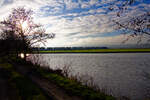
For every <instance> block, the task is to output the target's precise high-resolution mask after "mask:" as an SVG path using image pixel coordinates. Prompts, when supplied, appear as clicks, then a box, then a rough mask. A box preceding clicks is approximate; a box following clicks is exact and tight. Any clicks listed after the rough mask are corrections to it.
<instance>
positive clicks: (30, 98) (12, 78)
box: [0, 57, 47, 100]
mask: <svg viewBox="0 0 150 100" xmlns="http://www.w3.org/2000/svg"><path fill="white" fill-rule="evenodd" d="M6 59H8V58H7V57H6V58H5V62H2V61H4V60H3V59H0V66H1V67H2V68H3V69H5V70H6V71H7V73H6V74H7V76H9V83H10V84H12V85H13V86H14V88H16V90H17V91H18V96H19V98H20V99H19V100H47V99H46V97H45V95H44V94H43V93H42V91H41V90H40V89H39V88H38V87H37V86H36V85H35V84H34V83H32V82H31V80H29V79H28V78H27V77H25V76H23V75H21V74H19V73H18V72H16V71H15V69H14V68H13V66H12V65H11V64H10V63H8V62H6V61H7V60H6Z"/></svg>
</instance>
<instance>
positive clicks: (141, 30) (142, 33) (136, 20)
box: [109, 0, 150, 43]
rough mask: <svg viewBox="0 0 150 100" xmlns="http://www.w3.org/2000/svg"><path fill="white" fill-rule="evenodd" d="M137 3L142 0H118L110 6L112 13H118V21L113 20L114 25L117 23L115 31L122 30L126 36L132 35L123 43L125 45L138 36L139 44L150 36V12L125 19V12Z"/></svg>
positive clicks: (146, 11)
mask: <svg viewBox="0 0 150 100" xmlns="http://www.w3.org/2000/svg"><path fill="white" fill-rule="evenodd" d="M136 1H140V0H125V1H118V0H116V1H115V2H113V3H111V4H110V6H109V10H110V11H114V10H115V11H116V19H113V20H112V21H113V23H115V26H116V27H115V29H116V30H121V31H122V33H124V34H130V35H129V36H128V38H127V39H125V40H124V41H123V43H125V42H126V41H128V40H129V39H130V38H132V37H136V36H138V37H139V38H138V41H137V43H140V42H141V41H142V39H143V38H145V37H149V36H150V10H145V11H143V13H142V14H138V15H132V16H130V17H128V18H127V19H123V17H124V16H125V12H126V11H127V10H128V8H129V7H131V6H132V5H133V4H134V3H135V2H136ZM118 2H119V4H118ZM117 4H118V5H117ZM123 15H124V16H123ZM149 41H150V39H148V42H149Z"/></svg>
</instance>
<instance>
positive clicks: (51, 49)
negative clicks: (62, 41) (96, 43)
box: [32, 47, 108, 51]
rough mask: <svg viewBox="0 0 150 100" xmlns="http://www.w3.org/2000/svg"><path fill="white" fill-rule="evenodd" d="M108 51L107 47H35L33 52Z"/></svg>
mask: <svg viewBox="0 0 150 100" xmlns="http://www.w3.org/2000/svg"><path fill="white" fill-rule="evenodd" d="M89 49H108V48H107V47H48V48H45V47H40V48H39V47H34V48H32V50H33V51H49V50H50V51H55V50H89Z"/></svg>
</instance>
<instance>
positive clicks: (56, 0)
mask: <svg viewBox="0 0 150 100" xmlns="http://www.w3.org/2000/svg"><path fill="white" fill-rule="evenodd" d="M113 1H116V0H0V20H3V19H4V18H6V16H8V14H9V13H10V12H11V11H12V8H16V7H21V6H24V7H26V8H31V9H32V10H33V11H34V12H35V13H34V20H35V22H36V23H41V24H43V25H44V27H45V28H46V31H47V33H55V34H56V37H55V39H52V40H49V41H48V42H47V46H48V47H49V46H57V47H58V46H107V45H120V44H121V42H122V41H123V40H125V39H126V37H127V36H124V35H122V34H120V32H119V31H116V30H114V28H113V23H112V22H111V21H112V20H113V19H115V18H116V10H114V11H109V10H108V7H109V6H108V5H109V4H110V3H112V2H113ZM139 1H140V2H136V3H135V4H134V5H133V6H132V7H129V10H127V12H126V16H124V18H126V17H129V16H130V17H131V16H135V15H138V14H141V13H143V12H144V11H145V10H149V9H150V0H139ZM119 3H121V0H120V2H118V5H119ZM145 41H146V39H143V41H142V42H141V43H146V42H145ZM136 43H137V39H136V38H132V39H131V40H129V41H127V42H126V44H136ZM121 45H122V44H121Z"/></svg>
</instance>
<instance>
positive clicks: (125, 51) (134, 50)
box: [39, 49, 150, 53]
mask: <svg viewBox="0 0 150 100" xmlns="http://www.w3.org/2000/svg"><path fill="white" fill-rule="evenodd" d="M39 52H40V53H130V52H150V49H89V50H54V51H53V50H49V51H39Z"/></svg>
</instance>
